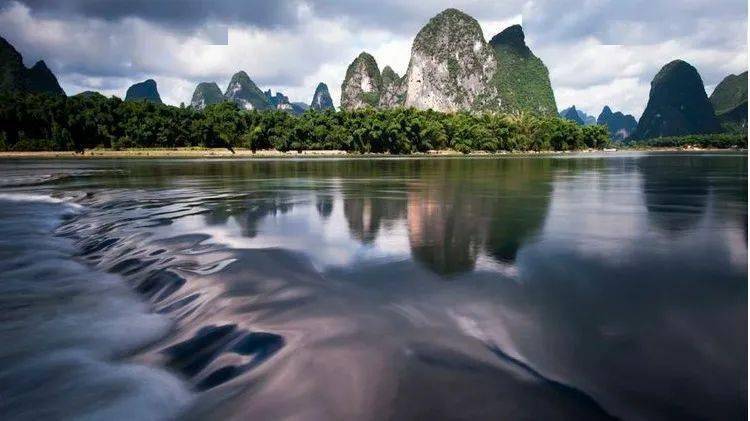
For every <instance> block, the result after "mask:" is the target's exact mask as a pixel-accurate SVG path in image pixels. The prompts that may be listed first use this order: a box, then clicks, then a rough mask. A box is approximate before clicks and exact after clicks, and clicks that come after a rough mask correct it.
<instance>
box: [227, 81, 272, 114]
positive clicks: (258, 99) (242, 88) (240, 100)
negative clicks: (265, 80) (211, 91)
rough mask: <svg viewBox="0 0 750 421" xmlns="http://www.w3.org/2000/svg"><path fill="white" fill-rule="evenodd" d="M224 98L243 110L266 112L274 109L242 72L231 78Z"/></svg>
mask: <svg viewBox="0 0 750 421" xmlns="http://www.w3.org/2000/svg"><path fill="white" fill-rule="evenodd" d="M224 97H225V98H226V99H228V100H230V101H233V102H234V103H235V104H237V105H238V106H239V107H240V108H243V109H245V110H268V109H272V108H275V107H274V106H273V105H271V101H270V100H269V98H268V96H266V94H265V93H264V92H263V91H261V90H260V88H258V86H257V85H255V82H253V81H252V80H251V79H250V76H248V75H247V73H245V72H243V71H240V72H237V73H235V74H234V76H232V80H231V81H229V86H227V90H226V92H225V93H224Z"/></svg>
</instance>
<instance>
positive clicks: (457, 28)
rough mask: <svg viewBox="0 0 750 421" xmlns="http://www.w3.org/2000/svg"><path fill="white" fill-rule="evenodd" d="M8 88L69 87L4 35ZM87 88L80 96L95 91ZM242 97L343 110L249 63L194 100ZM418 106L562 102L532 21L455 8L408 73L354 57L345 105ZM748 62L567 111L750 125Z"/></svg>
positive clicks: (682, 75)
mask: <svg viewBox="0 0 750 421" xmlns="http://www.w3.org/2000/svg"><path fill="white" fill-rule="evenodd" d="M0 91H6V92H7V91H10V92H28V93H45V94H51V95H65V92H64V91H63V89H62V88H61V87H60V84H59V83H58V81H57V78H56V77H55V75H54V74H53V72H52V71H51V70H50V69H49V68H48V67H47V65H46V64H45V62H44V61H38V62H37V63H36V64H34V65H33V66H32V67H30V68H27V67H26V66H25V65H24V64H23V58H22V56H21V54H20V53H19V52H18V51H16V49H15V48H14V47H13V46H12V45H11V44H10V43H8V42H7V41H6V40H5V39H4V38H2V37H0ZM95 95H99V94H98V93H95V92H91V91H88V92H83V93H80V94H78V95H77V96H95ZM125 100H126V101H148V102H153V103H156V104H161V103H162V100H161V97H160V95H159V92H158V88H157V83H156V81H155V80H153V79H147V80H145V81H143V82H140V83H136V84H134V85H132V86H131V87H130V88H128V90H127V93H126V95H125ZM223 101H232V102H234V103H236V104H237V105H238V106H239V107H241V108H243V109H248V110H273V109H277V110H284V111H287V112H290V113H292V114H301V113H302V112H304V111H305V110H307V109H313V110H335V107H334V105H333V100H332V99H331V95H330V92H329V91H328V86H327V85H326V84H325V83H319V84H318V85H317V87H316V89H315V93H314V95H313V98H312V101H311V103H310V104H309V105H308V104H305V103H300V102H291V101H290V100H289V98H288V97H287V96H286V95H284V94H283V93H281V92H276V93H275V94H273V93H272V92H271V90H266V91H262V90H261V89H260V88H259V87H258V86H257V85H256V84H255V82H253V80H252V79H250V77H249V76H248V75H247V73H245V72H243V71H240V72H237V73H235V74H234V75H233V76H232V78H231V80H230V82H229V85H228V86H227V89H226V91H225V92H224V93H222V92H221V89H220V88H219V86H218V85H217V84H216V83H215V82H202V83H200V84H198V86H197V87H196V88H195V91H194V93H193V97H192V100H191V103H190V105H191V106H192V107H193V108H195V109H198V110H201V109H204V108H205V107H207V106H209V105H211V104H216V103H220V102H223ZM363 107H372V108H392V107H414V108H417V109H433V110H436V111H444V112H454V111H500V112H518V111H521V112H529V113H534V114H540V115H554V113H555V110H556V106H555V98H554V93H553V92H552V87H551V84H550V82H549V75H548V71H547V68H546V67H545V66H544V63H543V62H542V61H541V60H540V59H539V58H538V57H536V56H535V55H534V54H533V53H532V51H531V49H530V48H529V47H528V46H527V45H526V41H525V36H524V33H523V29H522V28H521V26H519V25H513V26H511V27H509V28H506V29H505V30H503V31H501V32H500V33H498V34H497V35H495V36H494V37H492V39H490V41H489V42H487V41H485V38H484V34H483V33H482V29H481V27H480V26H479V24H478V23H477V21H476V20H475V19H474V18H472V17H471V16H469V15H467V14H465V13H463V12H461V11H459V10H456V9H447V10H445V11H443V12H441V13H439V14H438V15H436V16H435V17H433V18H432V19H430V20H429V22H428V23H427V24H426V25H425V26H424V27H423V28H422V29H421V30H420V31H419V33H418V34H417V36H416V37H415V39H414V43H413V45H412V50H411V57H410V61H409V67H408V68H407V71H406V73H405V74H404V75H403V76H399V75H398V74H397V73H396V72H395V71H394V70H393V69H392V68H391V67H389V66H385V67H384V68H383V70H382V72H381V71H380V69H379V67H378V64H377V62H376V60H375V58H374V57H373V56H372V55H370V54H368V53H366V52H363V53H361V54H360V55H359V56H358V57H357V58H355V60H354V61H353V62H352V63H351V64H350V65H349V67H348V69H347V71H346V75H345V77H344V81H343V83H342V85H341V108H342V109H344V110H353V109H358V108H363ZM747 112H748V110H747V72H743V73H741V74H739V75H729V76H727V77H726V78H725V79H724V80H723V81H722V82H721V83H719V84H718V85H717V86H716V89H715V90H714V92H713V93H712V94H711V97H710V98H709V97H708V96H707V95H706V92H705V87H704V85H703V80H702V79H701V77H700V75H699V74H698V71H697V70H696V69H695V68H694V67H693V66H691V65H690V64H689V63H687V62H685V61H682V60H675V61H672V62H670V63H668V64H667V65H665V66H664V67H663V68H662V69H661V70H660V71H659V72H658V74H657V75H656V76H655V77H654V79H653V81H652V82H651V90H650V92H649V100H648V104H647V106H646V109H645V111H644V112H643V115H642V116H641V118H640V120H639V121H638V122H636V120H635V118H634V117H633V116H631V115H625V114H623V113H621V112H612V110H611V109H610V107H609V106H605V107H604V108H603V109H602V112H601V113H600V114H599V117H598V118H596V119H594V117H593V116H591V115H588V114H587V113H585V112H584V111H582V110H578V109H576V108H575V106H573V107H570V108H567V109H565V110H563V111H561V112H560V113H559V115H560V116H561V117H562V118H567V119H570V120H572V121H575V122H576V123H577V124H581V125H590V124H601V125H606V126H607V128H608V129H609V131H610V134H611V137H612V139H614V140H622V139H627V138H633V139H646V138H653V137H660V136H679V135H686V134H704V133H717V132H719V131H721V130H737V129H740V130H742V131H744V130H746V128H747Z"/></svg>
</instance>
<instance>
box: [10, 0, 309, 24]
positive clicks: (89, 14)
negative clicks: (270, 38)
mask: <svg viewBox="0 0 750 421" xmlns="http://www.w3.org/2000/svg"><path fill="white" fill-rule="evenodd" d="M14 2H17V3H21V4H23V5H25V6H27V7H28V8H29V9H30V10H31V13H32V14H34V15H38V16H42V17H54V18H95V19H102V20H106V21H116V20H121V19H125V18H140V19H143V20H146V21H151V22H156V23H161V24H165V25H168V26H170V27H173V28H184V29H191V28H193V27H195V26H200V25H202V24H204V23H205V22H206V21H219V22H226V23H242V24H247V25H251V26H257V27H260V28H269V27H278V26H286V25H294V24H295V23H296V20H297V14H296V9H297V6H298V4H299V2H298V1H273V0H272V1H269V0H245V1H243V0H162V1H153V0H18V1H16V0H0V8H2V7H7V6H9V5H11V4H12V3H14Z"/></svg>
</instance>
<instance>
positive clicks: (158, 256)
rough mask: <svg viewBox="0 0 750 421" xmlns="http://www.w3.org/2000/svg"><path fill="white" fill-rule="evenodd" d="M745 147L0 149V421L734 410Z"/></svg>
mask: <svg viewBox="0 0 750 421" xmlns="http://www.w3.org/2000/svg"><path fill="white" fill-rule="evenodd" d="M747 236H748V234H747V155H746V154H743V153H706V154H698V153H686V154H682V153H661V154H658V153H644V154H638V153H628V154H598V155H597V154H585V155H559V156H545V157H507V158H450V159H436V158H429V159H418V158H401V159H399V158H389V159H308V160H293V159H282V160H261V159H257V160H144V159H141V160H56V161H53V160H7V161H2V162H0V344H1V345H0V419H3V420H16V419H18V420H27V419H28V420H37V419H97V420H98V419H101V420H112V419H274V420H275V419H304V420H308V419H309V420H330V419H359V420H367V419H373V420H374V419H467V420H468V419H472V420H476V419H488V420H494V419H574V420H582V419H611V418H619V419H634V420H640V419H649V420H652V419H657V420H658V419H742V418H747V404H748V402H747V369H748V367H747V339H748V338H747V328H748V326H747V296H748V290H747V276H748V274H747V267H748V266H747V263H748V262H747Z"/></svg>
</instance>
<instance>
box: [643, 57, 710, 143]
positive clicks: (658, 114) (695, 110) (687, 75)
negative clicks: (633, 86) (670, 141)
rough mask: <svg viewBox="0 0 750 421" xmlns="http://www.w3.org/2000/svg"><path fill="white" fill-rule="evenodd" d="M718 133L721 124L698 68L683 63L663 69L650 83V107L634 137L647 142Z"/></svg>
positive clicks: (666, 66)
mask: <svg viewBox="0 0 750 421" xmlns="http://www.w3.org/2000/svg"><path fill="white" fill-rule="evenodd" d="M718 131H719V122H718V120H717V119H716V116H715V114H714V109H713V107H712V106H711V103H710V102H709V101H708V96H706V90H705V88H704V86H703V80H702V79H701V77H700V75H699V74H698V71H697V70H696V69H695V67H693V66H691V65H690V64H688V63H687V62H685V61H682V60H675V61H672V62H670V63H668V64H667V65H665V66H664V67H662V69H661V70H660V71H659V73H657V74H656V76H655V77H654V80H653V81H652V82H651V91H650V92H649V98H648V104H647V105H646V110H645V111H644V112H643V115H642V116H641V119H640V121H639V122H638V128H637V129H636V131H635V134H634V136H635V137H636V138H639V139H648V138H653V137H662V136H680V135H687V134H703V133H716V132H718Z"/></svg>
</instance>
